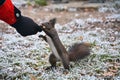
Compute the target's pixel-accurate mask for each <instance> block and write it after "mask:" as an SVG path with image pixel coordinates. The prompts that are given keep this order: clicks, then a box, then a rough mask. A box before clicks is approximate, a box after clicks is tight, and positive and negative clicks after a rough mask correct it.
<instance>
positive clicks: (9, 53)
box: [0, 14, 120, 80]
mask: <svg viewBox="0 0 120 80" xmlns="http://www.w3.org/2000/svg"><path fill="white" fill-rule="evenodd" d="M116 16H117V17H116ZM113 19H115V20H120V15H119V14H113V15H109V16H106V21H108V23H109V24H111V23H112V22H111V21H110V20H113ZM95 23H97V25H95ZM99 24H100V25H101V27H100V25H99ZM103 24H104V27H105V26H106V25H108V24H105V22H104V21H103V20H102V19H99V18H94V17H92V18H91V17H90V18H87V19H84V20H83V19H75V20H73V21H71V22H69V23H67V24H65V25H60V24H56V26H55V27H56V29H57V31H58V33H59V37H60V39H61V41H62V43H63V44H64V46H65V47H66V49H68V47H69V46H71V45H72V44H74V43H76V42H88V43H91V44H92V47H91V49H92V51H91V55H90V56H89V57H88V58H86V59H83V60H81V61H78V62H75V63H74V62H71V65H72V68H71V69H70V71H66V72H65V71H64V69H63V66H62V65H61V63H58V68H57V69H54V70H48V71H46V70H45V68H46V67H47V66H50V64H49V62H48V58H49V54H50V53H51V51H50V48H49V45H48V44H47V43H46V42H45V41H43V40H42V39H40V38H38V35H39V34H44V33H38V34H36V35H33V36H28V37H22V36H20V35H19V34H18V33H17V32H16V31H14V30H13V32H12V33H9V34H7V33H4V34H3V40H2V48H1V49H0V78H4V79H5V80H12V79H15V80H30V79H31V80H98V79H100V80H102V79H103V80H104V79H114V80H119V79H120V31H116V30H114V29H112V28H111V27H107V28H103V27H102V26H103ZM98 25H99V27H98ZM115 25H116V24H115ZM93 26H94V27H93ZM108 26H109V25H108ZM110 26H114V25H112V24H111V25H110ZM118 28H119V25H118ZM10 30H11V29H10Z"/></svg>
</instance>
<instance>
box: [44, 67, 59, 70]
mask: <svg viewBox="0 0 120 80" xmlns="http://www.w3.org/2000/svg"><path fill="white" fill-rule="evenodd" d="M54 69H57V67H56V66H48V67H47V68H45V70H54Z"/></svg>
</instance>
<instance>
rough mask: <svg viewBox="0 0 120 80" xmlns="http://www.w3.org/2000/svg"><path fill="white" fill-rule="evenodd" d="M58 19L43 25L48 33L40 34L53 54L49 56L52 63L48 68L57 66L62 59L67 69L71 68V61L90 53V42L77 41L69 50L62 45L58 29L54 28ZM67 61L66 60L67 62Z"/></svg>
mask: <svg viewBox="0 0 120 80" xmlns="http://www.w3.org/2000/svg"><path fill="white" fill-rule="evenodd" d="M55 22H56V20H55V19H52V20H50V21H49V22H46V23H44V24H43V25H42V29H43V31H44V32H45V33H46V35H45V36H43V35H39V37H40V38H43V39H44V40H45V41H46V42H47V43H48V44H49V46H50V48H51V50H52V54H50V56H49V62H50V64H51V66H50V67H48V68H47V69H50V68H53V67H56V63H57V61H60V60H61V61H62V63H63V66H64V68H65V69H69V62H70V61H78V60H80V59H83V58H85V57H86V56H88V55H90V44H87V43H75V44H74V45H73V46H71V47H70V48H69V49H68V51H66V49H65V47H64V46H63V45H62V43H61V41H60V39H59V37H58V34H57V31H56V29H55V28H54V25H55ZM65 61H66V62H65Z"/></svg>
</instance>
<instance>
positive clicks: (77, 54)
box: [68, 43, 90, 61]
mask: <svg viewBox="0 0 120 80" xmlns="http://www.w3.org/2000/svg"><path fill="white" fill-rule="evenodd" d="M68 53H69V60H70V61H78V60H80V59H83V58H85V57H86V56H88V55H90V45H88V44H86V43H75V44H74V45H73V46H71V47H70V48H69V49H68Z"/></svg>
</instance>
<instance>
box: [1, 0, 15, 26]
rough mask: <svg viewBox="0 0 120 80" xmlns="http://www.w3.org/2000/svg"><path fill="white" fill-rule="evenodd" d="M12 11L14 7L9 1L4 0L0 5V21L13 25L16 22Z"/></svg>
mask: <svg viewBox="0 0 120 80" xmlns="http://www.w3.org/2000/svg"><path fill="white" fill-rule="evenodd" d="M14 9H15V7H14V5H13V4H12V2H11V0H5V2H4V3H3V4H2V5H0V20H2V21H5V22H6V23H8V24H9V25H12V24H14V23H15V22H16V21H17V19H16V16H15V11H14Z"/></svg>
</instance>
